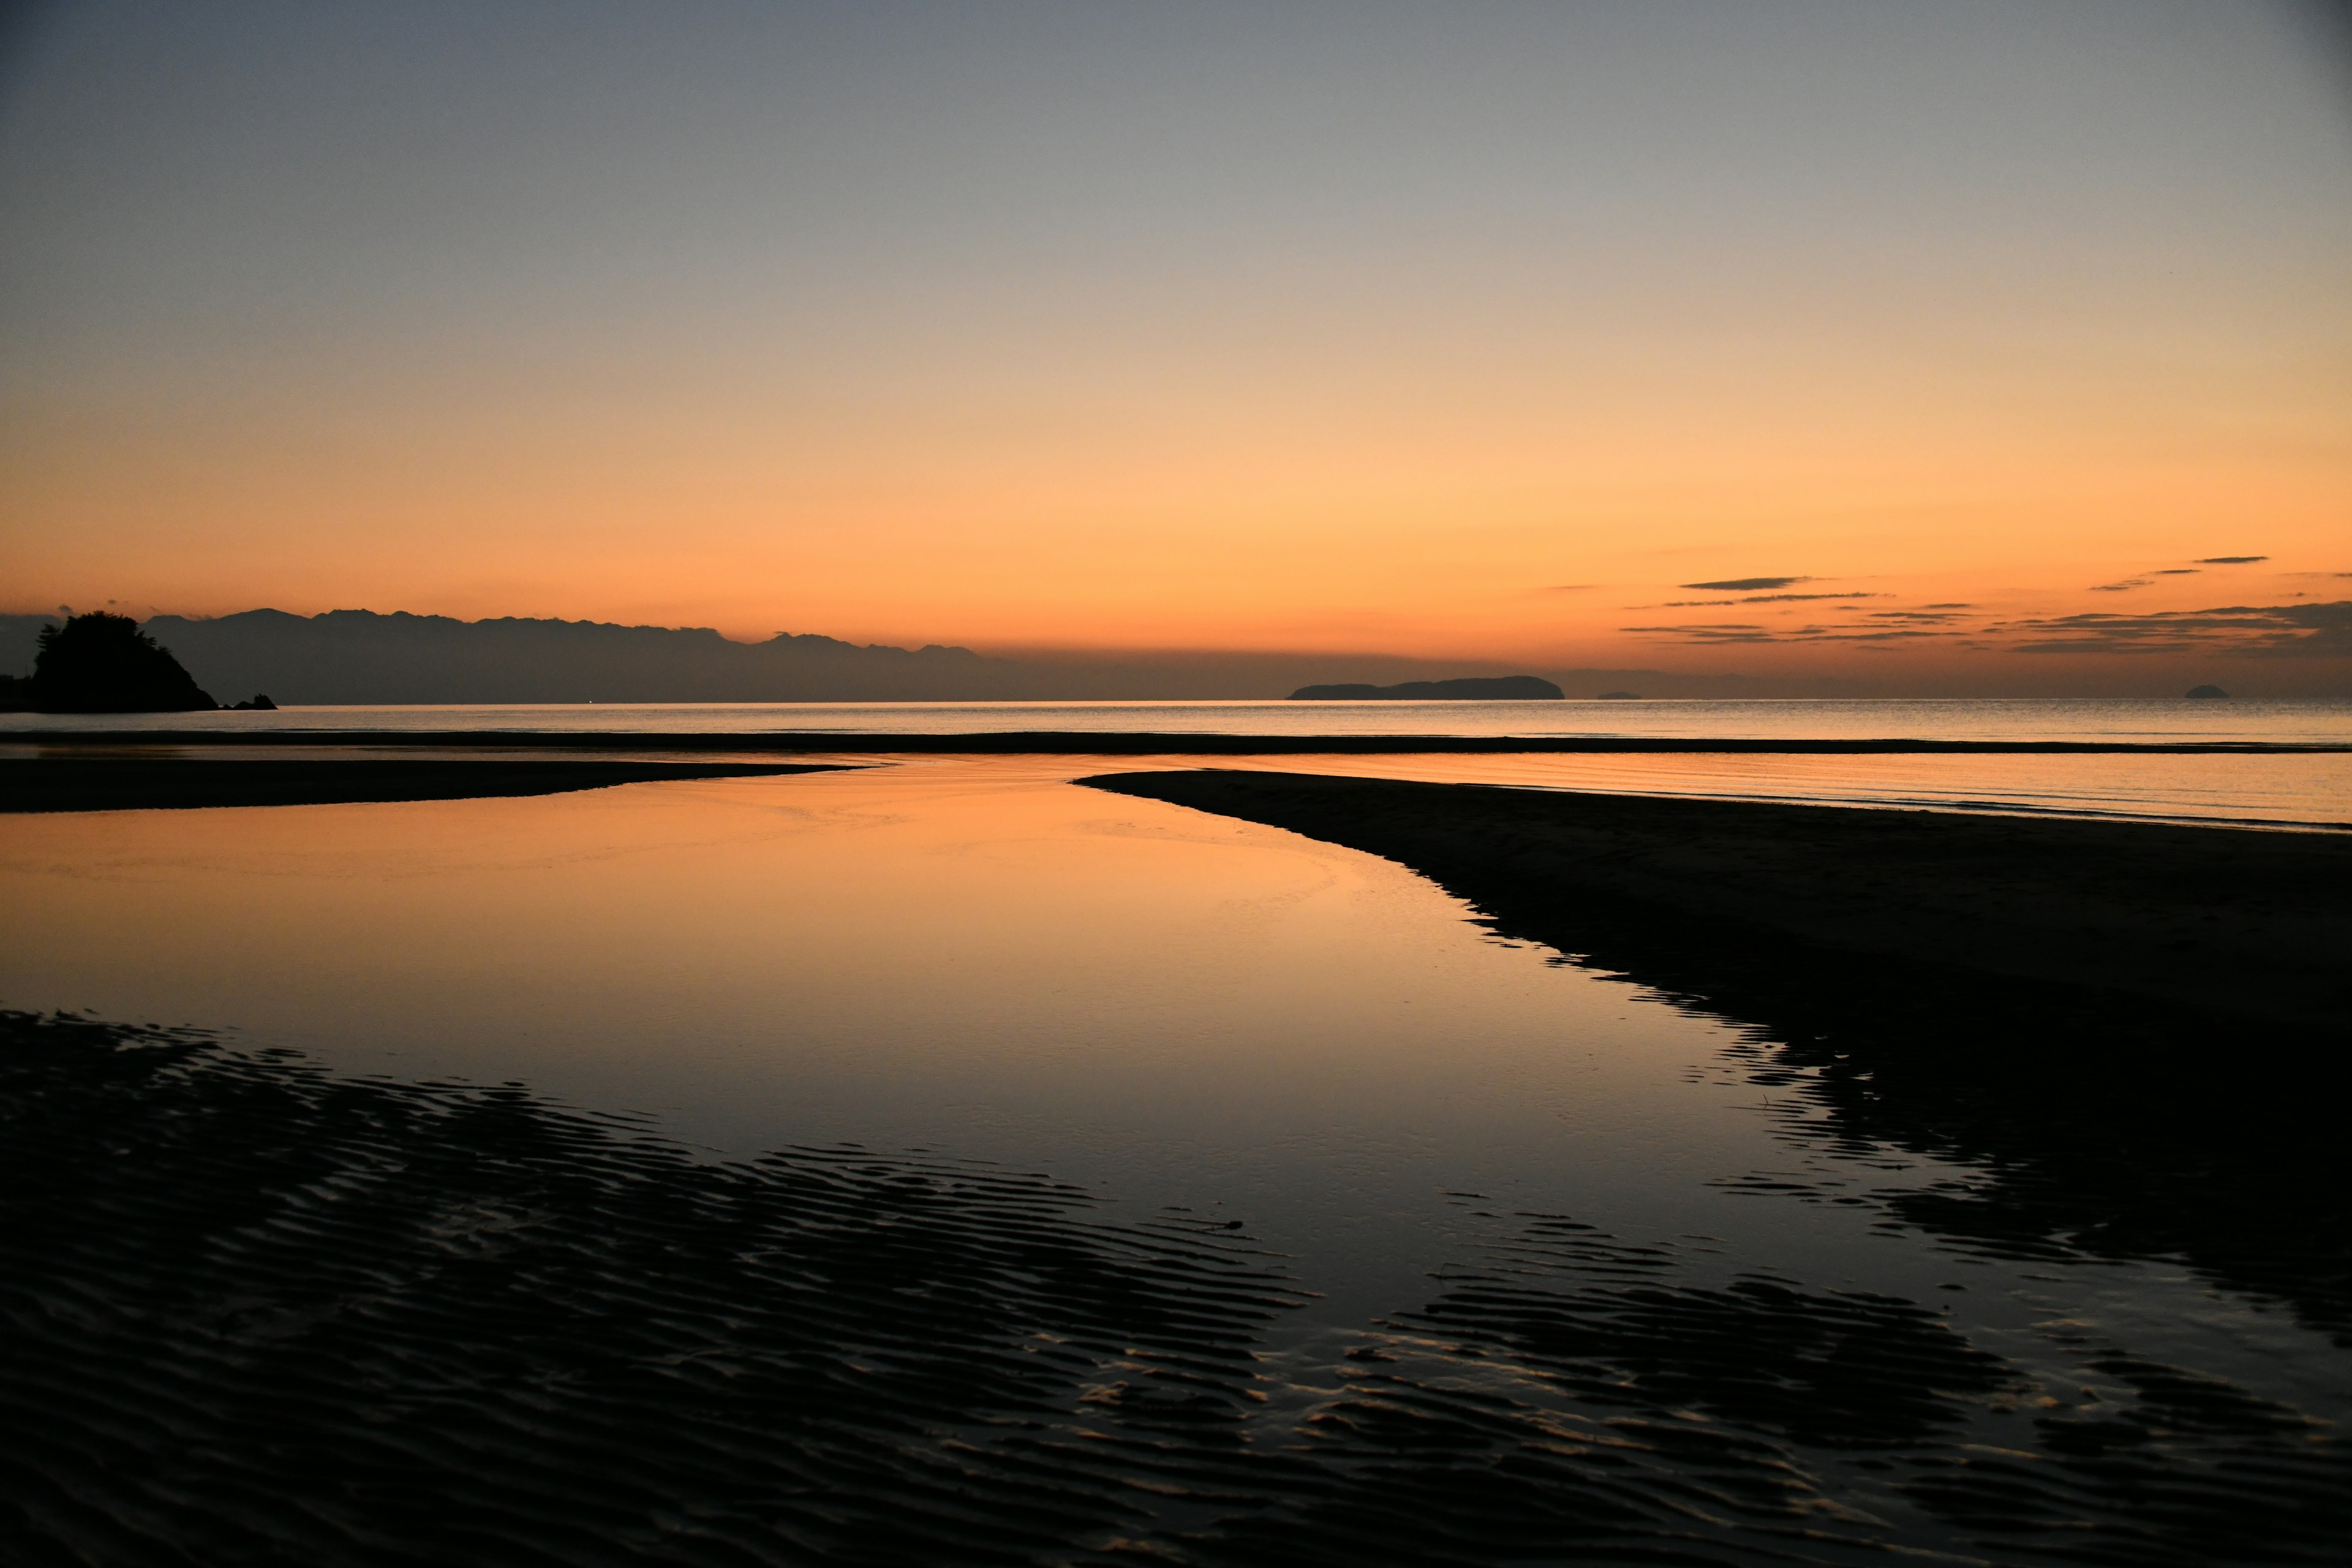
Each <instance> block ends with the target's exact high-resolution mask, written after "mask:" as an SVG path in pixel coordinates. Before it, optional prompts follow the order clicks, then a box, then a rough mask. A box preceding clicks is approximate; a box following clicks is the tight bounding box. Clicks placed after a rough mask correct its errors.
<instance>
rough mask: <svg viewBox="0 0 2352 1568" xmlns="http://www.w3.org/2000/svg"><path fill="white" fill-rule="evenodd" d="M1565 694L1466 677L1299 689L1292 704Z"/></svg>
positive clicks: (1543, 685) (1527, 682)
mask: <svg viewBox="0 0 2352 1568" xmlns="http://www.w3.org/2000/svg"><path fill="white" fill-rule="evenodd" d="M1566 695H1567V693H1565V692H1563V691H1561V690H1560V689H1559V687H1557V686H1554V685H1553V684H1552V683H1551V682H1550V681H1549V680H1546V679H1542V678H1541V677H1539V676H1533V675H1493V676H1485V675H1481V676H1467V677H1463V678H1460V679H1454V680H1407V681H1402V682H1400V683H1399V684H1397V685H1395V686H1354V685H1339V686H1302V687H1300V688H1299V689H1297V690H1296V691H1294V692H1292V693H1291V694H1290V700H1292V701H1294V702H1546V701H1556V700H1559V699H1560V698H1561V697H1564V696H1566Z"/></svg>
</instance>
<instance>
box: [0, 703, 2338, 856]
mask: <svg viewBox="0 0 2352 1568" xmlns="http://www.w3.org/2000/svg"><path fill="white" fill-rule="evenodd" d="M28 729H68V730H70V729H79V730H121V729H170V730H194V731H224V732H236V731H315V732H318V733H320V736H321V738H322V739H326V738H331V736H332V734H333V733H334V732H335V731H480V732H488V733H497V732H500V731H512V732H528V733H563V734H575V735H580V736H583V737H593V735H595V734H596V733H598V732H600V731H607V732H615V731H638V732H653V733H674V734H676V735H677V736H678V737H679V739H680V742H681V746H680V750H681V752H682V753H687V754H690V753H691V752H692V746H691V740H692V737H693V736H695V735H696V734H698V733H699V734H711V733H729V734H741V733H761V732H770V731H772V732H775V733H778V734H794V735H811V734H814V735H823V734H826V733H842V734H923V735H933V734H975V733H983V732H1002V731H1076V732H1082V733H1087V732H1092V733H1100V732H1106V731H1108V732H1133V731H1143V732H1149V733H1160V734H1170V735H1183V734H1221V735H1236V734H1237V735H1526V736H1561V735H1589V736H1653V737H1676V738H1693V739H1725V740H1757V739H1762V740H1774V739H1779V740H1812V739H1863V740H1879V739H1908V740H1953V741H2018V742H2031V741H2122V742H2143V743H2172V744H2178V743H2191V744H2196V743H2207V744H2210V743H2221V742H2239V743H2256V744H2263V745H2275V746H2352V702H2347V701H2318V700H2309V701H2246V700H2227V701H2188V700H2168V701H2123V700H1910V701H1780V702H1703V701H1688V702H1594V701H1566V702H1129V703H894V704H842V703H808V704H792V703H785V704H765V703H763V704H691V705H673V706H655V707H621V706H601V705H594V704H590V705H572V706H549V707H410V708H289V709H284V710H279V711H278V712H276V713H200V714H146V715H132V716H128V717H124V716H117V715H91V716H87V717H63V716H52V715H37V714H16V715H6V716H0V740H5V735H6V734H7V732H8V731H11V730H15V731H24V730H28ZM278 754H280V755H283V754H285V753H283V752H280V753H278ZM1218 765H1220V766H1234V767H1251V766H1269V767H1278V768H1285V769H1292V770H1312V771H1326V772H1328V771H1338V772H1343V773H1359V774H1365V775H1379V776H1382V777H1410V778H1422V779H1431V780H1438V781H1444V780H1459V781H1462V782H1473V783H1489V784H1517V785H1520V786H1524V787H1532V788H1557V789H1600V790H1615V791H1624V792H1629V793H1636V794H1650V795H1714V796H1720V797H1727V798H1739V799H1765V800H1797V801H1815V802H1822V803H1828V804H1838V805H1879V806H1913V807H1927V808H1931V809H1970V810H1991V811H2020V812H2032V813H2037V814H2040V813H2054V814H2059V815H2066V816H2152V817H2160V818H2168V819H2172V820H2179V821H2228V822H2238V823H2245V824H2252V825H2267V826H2295V827H2314V826H2319V827H2338V828H2340V827H2343V826H2347V825H2352V752H2315V753H2311V754H2306V755H2294V754H2280V753H2270V754H2260V755H2239V756H2232V755H2143V756H2133V755H2092V756H2063V755H2062V756H2031V755H2027V756H2002V755H1968V756H1845V757H1837V756H1775V755H1769V754H1765V755H1747V754H1738V753H1704V752H1702V753H1695V754H1678V755H1653V756H1644V755H1606V754H1601V755H1544V754H1539V753H1535V754H1527V755H1519V756H1513V755H1509V754H1487V755H1476V756H1448V755H1444V754H1423V755H1419V756H1414V755H1411V754H1402V755H1389V756H1342V757H1337V758H1320V759H1318V758H1314V757H1307V756H1283V757H1279V758H1265V759H1249V758H1232V759H1225V760H1222V761H1221V762H1220V763H1218Z"/></svg>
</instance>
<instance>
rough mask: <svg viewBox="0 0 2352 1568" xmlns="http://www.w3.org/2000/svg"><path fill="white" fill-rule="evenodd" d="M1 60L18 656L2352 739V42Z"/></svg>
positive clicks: (1384, 21) (778, 24) (1276, 43)
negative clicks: (466, 657) (1901, 701)
mask: <svg viewBox="0 0 2352 1568" xmlns="http://www.w3.org/2000/svg"><path fill="white" fill-rule="evenodd" d="M9 16H10V18H11V19H10V20H9V21H8V23H7V24H6V25H5V26H0V212H5V213H6V214H8V215H9V217H8V219H7V221H6V222H5V224H0V599H5V601H6V602H5V603H0V609H5V610H11V611H15V610H49V609H54V608H56V607H57V606H58V605H72V606H74V607H76V608H79V609H89V608H96V607H101V606H103V605H108V604H111V605H114V606H115V607H117V608H124V609H130V610H132V611H133V612H134V613H138V614H142V615H143V614H146V613H149V612H150V611H153V610H161V611H168V612H172V613H178V614H221V613H226V612H231V611H236V610H241V609H247V608H252V607H256V606H259V605H271V606H275V607H278V608H282V609H287V610H293V611H297V612H301V613H312V612H316V611H320V610H325V609H329V608H337V607H352V608H370V609H377V610H386V611H388V610H395V609H406V610H414V611H419V612H434V613H440V614H447V615H456V616H466V617H468V618H471V617H476V616H502V615H527V616H565V617H575V618H593V619H599V620H615V621H624V622H632V623H649V624H657V625H673V626H675V625H690V626H717V627H719V629H720V630H722V631H724V632H726V633H728V634H729V635H730V636H735V637H765V636H768V635H771V634H772V633H774V632H777V631H782V630H791V631H796V632H810V631H814V632H824V633H827V634H829V635H833V636H836V637H849V638H852V639H855V640H859V641H866V640H872V641H881V642H889V643H899V644H910V645H911V644H921V643H930V642H944V643H960V644H963V645H966V646H971V647H978V648H981V649H982V650H983V651H994V652H1014V651H1021V650H1030V649H1040V648H1051V649H1075V648H1113V649H1138V648H1203V649H1207V648H1223V649H1256V650H1271V649H1299V650H1318V651H1324V652H1329V651H1377V652H1382V653H1391V654H1403V655H1412V656H1417V657H1423V658H1463V659H1465V660H1469V659H1475V660H1479V661H1482V662H1491V661H1496V660H1501V661H1505V662H1513V661H1517V662H1522V663H1525V664H1527V665H1528V666H1530V667H1536V668H1558V667H1565V666H1573V665H1597V666H1602V667H1608V668H1667V669H1688V670H1726V671H1746V672H1757V673H1792V672H1801V673H1810V674H1840V673H1848V672H1851V673H1858V674H1861V675H1864V676H1866V677H1868V678H1869V679H1874V680H1878V681H1881V682H1882V683H1883V682H1885V681H1888V680H1892V681H1895V682H1897V683H1898V684H1899V683H1902V682H1906V681H1907V682H1911V683H1913V684H1914V685H1916V686H1917V687H1918V689H1939V690H1943V689H1954V690H1957V689H1981V690H1986V691H1996V690H2011V689H2017V690H2025V689H2032V690H2042V689H2051V690H2055V689H2067V688H2069V687H2070V686H2071V687H2080V688H2083V689H2123V688H2126V687H2130V686H2132V684H2133V683H2135V682H2140V683H2148V682H2153V683H2155V684H2156V685H2158V686H2162V685H2165V684H2167V683H2169V682H2171V681H2173V680H2175V679H2178V678H2179V676H2180V675H2181V673H2182V672H2184V671H2188V670H2189V669H2190V668H2192V667H2193V668H2196V669H2198V670H2200V671H2202V670H2213V671H2221V672H2224V673H2228V672H2231V671H2235V672H2237V678H2238V679H2242V680H2244V681H2250V682H2252V683H2253V684H2254V685H2255V686H2257V687H2260V688H2263V689H2277V690H2282V691H2285V690H2308V691H2322V690H2326V691H2335V692H2340V693H2343V694H2347V695H2352V26H2347V21H2346V13H2345V9H2344V8H2343V7H2328V6H2323V5H2290V4H2285V3H2257V0H2187V3H2174V0H2032V3H2017V4H2011V3H2006V0H1936V3H1933V4H1929V3H1924V0H1852V3H1847V0H1835V3H1830V0H1738V3H1733V0H1714V3H1705V4H1700V3H1686V0H1640V3H1633V0H1618V3H1587V4H1576V3H1573V0H1547V3H1543V4H1524V5H1522V4H1482V3H1478V0H1463V3H1458V4H1447V5H1426V4H1424V5H1381V4H1369V3H1367V4H1353V3H1349V4H1339V3H1330V0H1298V3H1294V4H1288V5H1265V4H1256V5H1221V4H1216V3H1213V0H1186V3H1184V4H1181V5H1180V4H1171V3H1153V0H1128V3H1120V0H1086V3H1077V0H1072V3H1066V4H1024V3H1019V0H1003V3H1001V4H973V3H965V4H897V5H894V4H889V3H887V0H858V3H856V4H839V5H799V4H791V3H787V0H772V3H763V4H757V5H721V4H706V3H698V0H677V3H672V4H662V5H653V4H644V5H599V4H596V3H594V0H566V3H565V4H562V5H553V4H528V3H524V0H504V3H500V0H490V3H469V4H462V5H461V4H450V5H441V4H435V3H433V0H403V3H401V4H397V5H392V4H383V5H378V4H371V3H368V0H339V3H338V4H336V5H316V4H310V3H302V4H284V5H267V4H265V5H252V4H242V3H237V0H223V3H218V4H211V5H204V6H188V5H178V4H164V5H144V4H54V3H52V4H48V5H33V6H31V7H29V8H21V9H12V10H11V11H10V13H9ZM2119 682H2120V683H2121V686H2118V684H2117V683H2119Z"/></svg>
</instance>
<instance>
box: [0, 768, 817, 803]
mask: <svg viewBox="0 0 2352 1568" xmlns="http://www.w3.org/2000/svg"><path fill="white" fill-rule="evenodd" d="M824 771H826V769H825V766H824V764H822V763H639V762H606V761H592V760H586V759H573V758H563V759H560V760H559V759H551V758H541V757H523V758H474V757H459V758H454V759H443V758H416V757H371V758H358V757H354V758H352V759H350V760H325V761H320V760H314V759H310V758H303V759H299V760H293V759H280V758H276V757H264V758H258V759H252V760H241V761H223V762H210V761H205V760H202V759H198V758H189V757H157V756H121V757H99V756H86V757H37V758H31V759H8V760H0V812H47V811H141V810H154V809H159V808H163V809H184V808H191V807H197V806H232V805H339V804H351V803H356V802H362V801H393V800H470V799H477V798H481V797H486V796H490V795H562V794H564V793H566V792H568V791H572V790H581V789H603V788H605V787H606V786H608V785H612V784H656V783H660V782H662V781H665V780H676V779H723V778H745V777H754V776H764V775H768V774H774V773H818V772H824Z"/></svg>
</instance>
